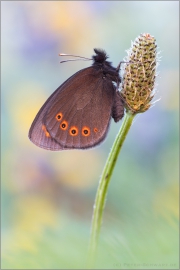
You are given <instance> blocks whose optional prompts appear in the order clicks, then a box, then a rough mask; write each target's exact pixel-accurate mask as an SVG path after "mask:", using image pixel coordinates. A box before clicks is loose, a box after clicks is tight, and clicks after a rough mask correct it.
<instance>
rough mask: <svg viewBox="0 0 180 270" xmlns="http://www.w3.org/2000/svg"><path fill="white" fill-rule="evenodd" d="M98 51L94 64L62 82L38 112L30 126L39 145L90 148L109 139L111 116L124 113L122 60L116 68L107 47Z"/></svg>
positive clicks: (49, 147)
mask: <svg viewBox="0 0 180 270" xmlns="http://www.w3.org/2000/svg"><path fill="white" fill-rule="evenodd" d="M94 52H95V55H93V56H92V58H91V60H93V63H92V65H91V66H90V67H87V68H84V69H82V70H80V71H78V72H76V73H75V74H74V75H72V76H71V77H70V78H69V79H67V80H66V81H65V82H64V83H63V84H61V85H60V86H59V87H58V88H57V89H56V90H55V92H54V93H52V95H51V96H50V97H49V98H48V99H47V101H46V102H45V103H44V105H43V106H42V107H41V109H40V110H39V112H38V113H37V115H36V117H35V119H34V121H33V123H32V125H31V127H30V130H29V139H30V140H31V141H32V142H33V143H34V144H35V145H37V146H39V147H41V148H44V149H47V150H51V151H61V150H66V149H88V148H91V147H94V146H96V145H99V144H100V143H101V142H102V141H103V140H104V139H105V137H106V135H107V132H108V128H109V124H110V121H111V118H113V119H114V121H115V122H118V121H119V120H120V119H121V118H122V117H123V116H124V103H123V100H122V98H121V95H120V92H119V91H118V87H119V84H120V82H121V78H120V75H119V70H120V64H121V62H120V64H119V65H118V67H117V68H114V67H113V66H112V64H111V62H109V61H107V58H108V56H107V54H106V52H105V51H104V50H102V49H94ZM62 55H63V54H62Z"/></svg>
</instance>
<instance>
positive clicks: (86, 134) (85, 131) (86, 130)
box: [82, 127, 90, 137]
mask: <svg viewBox="0 0 180 270" xmlns="http://www.w3.org/2000/svg"><path fill="white" fill-rule="evenodd" d="M82 135H83V136H85V137H86V136H89V135H90V128H88V127H83V128H82Z"/></svg>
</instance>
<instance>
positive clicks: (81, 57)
mask: <svg viewBox="0 0 180 270" xmlns="http://www.w3.org/2000/svg"><path fill="white" fill-rule="evenodd" d="M59 56H73V57H78V58H80V59H68V60H64V61H61V62H60V63H65V62H69V61H78V60H83V61H89V60H92V58H87V57H83V56H79V55H73V54H66V53H60V54H59Z"/></svg>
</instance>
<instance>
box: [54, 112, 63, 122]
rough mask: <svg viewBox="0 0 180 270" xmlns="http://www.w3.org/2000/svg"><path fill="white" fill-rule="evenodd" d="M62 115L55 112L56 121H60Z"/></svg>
mask: <svg viewBox="0 0 180 270" xmlns="http://www.w3.org/2000/svg"><path fill="white" fill-rule="evenodd" d="M62 117H63V115H62V113H58V114H56V120H57V121H61V119H62Z"/></svg>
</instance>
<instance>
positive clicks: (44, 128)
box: [42, 125, 51, 137]
mask: <svg viewBox="0 0 180 270" xmlns="http://www.w3.org/2000/svg"><path fill="white" fill-rule="evenodd" d="M42 130H43V131H44V134H45V136H46V137H51V136H50V134H49V132H48V131H47V129H46V127H45V125H42Z"/></svg>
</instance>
